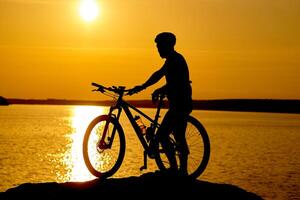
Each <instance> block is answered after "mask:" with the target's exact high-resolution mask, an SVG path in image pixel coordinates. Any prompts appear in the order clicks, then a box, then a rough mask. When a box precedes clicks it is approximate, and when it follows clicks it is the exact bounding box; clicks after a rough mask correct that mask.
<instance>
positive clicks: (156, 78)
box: [142, 66, 166, 89]
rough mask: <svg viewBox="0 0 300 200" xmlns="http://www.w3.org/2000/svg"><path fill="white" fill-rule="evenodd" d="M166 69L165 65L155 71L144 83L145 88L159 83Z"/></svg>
mask: <svg viewBox="0 0 300 200" xmlns="http://www.w3.org/2000/svg"><path fill="white" fill-rule="evenodd" d="M165 71H166V70H165V67H164V66H163V67H162V68H160V69H159V70H158V71H156V72H154V73H153V74H152V75H151V76H150V78H149V79H148V80H147V81H146V82H145V83H144V84H142V87H143V89H145V88H147V87H149V86H151V85H153V84H155V83H157V82H158V81H159V80H160V79H161V78H162V77H163V76H164V75H165Z"/></svg>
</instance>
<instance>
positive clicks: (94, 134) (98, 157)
mask: <svg viewBox="0 0 300 200" xmlns="http://www.w3.org/2000/svg"><path fill="white" fill-rule="evenodd" d="M106 123H108V128H107V133H106V136H105V138H104V142H105V144H109V142H110V141H111V140H112V139H113V142H112V145H111V146H110V147H109V146H105V145H104V146H103V145H102V146H101V145H99V142H100V140H101V139H102V137H103V133H104V127H105V125H106ZM113 130H115V135H114V136H112V133H113ZM124 155H125V136H124V131H123V129H122V127H121V125H120V124H119V122H118V121H117V120H116V119H115V118H112V117H109V116H108V115H101V116H99V117H97V118H95V119H94V120H93V121H92V122H91V123H90V124H89V126H88V128H87V130H86V132H85V135H84V139H83V158H84V162H85V164H86V166H87V168H88V170H89V171H90V172H91V174H93V175H94V176H96V177H109V176H112V175H113V174H114V173H116V171H117V170H118V169H119V168H120V166H121V164H122V161H123V158H124Z"/></svg>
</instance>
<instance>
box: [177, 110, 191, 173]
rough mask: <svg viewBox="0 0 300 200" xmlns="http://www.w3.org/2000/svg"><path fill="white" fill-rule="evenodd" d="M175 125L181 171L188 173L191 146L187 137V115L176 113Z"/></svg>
mask: <svg viewBox="0 0 300 200" xmlns="http://www.w3.org/2000/svg"><path fill="white" fill-rule="evenodd" d="M175 117H176V118H175V123H174V125H175V127H174V137H175V140H176V142H177V145H178V150H179V152H180V154H179V160H180V168H179V171H180V172H181V173H182V174H187V161H188V154H189V148H188V144H187V142H186V138H185V130H186V126H187V116H186V115H184V114H183V113H177V114H176V115H175Z"/></svg>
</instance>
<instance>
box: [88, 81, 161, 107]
mask: <svg viewBox="0 0 300 200" xmlns="http://www.w3.org/2000/svg"><path fill="white" fill-rule="evenodd" d="M92 86H95V87H97V88H98V89H95V90H93V91H99V92H101V93H105V92H107V91H109V92H113V93H115V94H117V95H119V96H126V95H132V94H134V93H137V92H134V93H132V89H127V90H126V89H125V88H126V87H125V86H111V87H105V86H103V85H100V84H98V83H94V82H92ZM165 97H166V95H165V94H160V95H159V96H158V98H157V99H152V101H153V102H156V101H157V100H159V102H162V101H163V99H164V98H165Z"/></svg>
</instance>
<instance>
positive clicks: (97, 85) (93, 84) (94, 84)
mask: <svg viewBox="0 0 300 200" xmlns="http://www.w3.org/2000/svg"><path fill="white" fill-rule="evenodd" d="M92 86H95V87H102V86H101V85H99V84H97V83H94V82H93V83H92Z"/></svg>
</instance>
